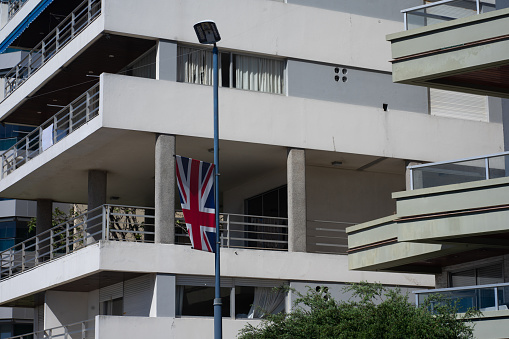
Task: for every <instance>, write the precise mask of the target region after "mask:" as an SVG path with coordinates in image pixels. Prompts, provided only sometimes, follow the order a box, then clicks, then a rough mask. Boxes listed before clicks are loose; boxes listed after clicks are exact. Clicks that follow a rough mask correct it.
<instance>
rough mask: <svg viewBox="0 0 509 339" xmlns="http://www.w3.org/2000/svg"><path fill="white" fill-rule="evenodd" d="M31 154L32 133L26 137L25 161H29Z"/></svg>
mask: <svg viewBox="0 0 509 339" xmlns="http://www.w3.org/2000/svg"><path fill="white" fill-rule="evenodd" d="M29 154H30V134H29V135H27V136H26V137H25V156H24V157H25V162H26V161H28V155H29Z"/></svg>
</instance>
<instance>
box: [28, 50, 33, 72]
mask: <svg viewBox="0 0 509 339" xmlns="http://www.w3.org/2000/svg"><path fill="white" fill-rule="evenodd" d="M27 68H28V70H27V72H28V76H30V75H31V74H32V52H31V51H30V53H28V66H27Z"/></svg>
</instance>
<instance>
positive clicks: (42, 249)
mask: <svg viewBox="0 0 509 339" xmlns="http://www.w3.org/2000/svg"><path fill="white" fill-rule="evenodd" d="M176 220H177V221H176V225H175V228H176V229H175V231H176V232H175V233H176V236H175V240H176V243H177V244H180V245H187V244H189V238H188V236H187V234H186V229H185V223H184V221H183V218H182V212H177V213H176ZM287 225H288V219H286V218H274V217H263V216H252V215H241V214H225V213H222V214H221V244H222V246H223V247H229V248H248V249H265V250H280V251H286V250H287V249H288V226H287ZM154 234H155V232H154V208H149V207H137V206H121V205H109V204H107V205H102V206H99V207H97V208H95V209H93V210H90V211H87V212H85V213H82V214H80V215H77V216H75V217H73V218H71V219H69V220H67V221H65V222H63V223H61V224H59V225H57V226H55V227H53V228H51V229H49V230H47V231H45V232H42V233H40V234H38V235H36V236H35V237H32V238H30V239H27V240H25V241H23V242H21V243H19V244H17V245H15V246H13V247H11V248H8V249H6V250H4V251H2V252H0V279H6V278H9V277H12V276H13V275H16V274H18V273H22V272H25V271H27V270H30V269H32V268H34V267H36V266H38V265H39V264H41V263H44V262H48V261H51V260H54V259H58V258H60V257H62V256H64V255H66V254H69V253H72V252H74V251H77V250H79V249H82V248H84V247H86V246H89V245H91V244H95V243H97V242H98V241H100V240H104V241H127V242H141V243H153V242H154Z"/></svg>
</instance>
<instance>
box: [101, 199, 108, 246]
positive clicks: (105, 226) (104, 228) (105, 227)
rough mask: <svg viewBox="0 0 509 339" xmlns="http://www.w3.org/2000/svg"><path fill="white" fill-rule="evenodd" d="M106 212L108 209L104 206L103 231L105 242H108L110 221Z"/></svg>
mask: <svg viewBox="0 0 509 339" xmlns="http://www.w3.org/2000/svg"><path fill="white" fill-rule="evenodd" d="M106 210H107V209H106V205H103V206H102V229H103V236H102V238H103V240H108V239H107V237H106V234H107V229H108V226H107V224H106V223H107V222H108V221H107V219H109V218H107V215H106V213H107V212H106Z"/></svg>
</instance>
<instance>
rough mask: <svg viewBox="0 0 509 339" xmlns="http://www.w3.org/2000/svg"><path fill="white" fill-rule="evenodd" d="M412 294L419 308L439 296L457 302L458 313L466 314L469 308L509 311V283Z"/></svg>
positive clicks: (423, 291)
mask: <svg viewBox="0 0 509 339" xmlns="http://www.w3.org/2000/svg"><path fill="white" fill-rule="evenodd" d="M412 293H414V294H415V304H416V305H417V306H419V305H420V304H422V303H423V302H424V301H425V300H426V298H428V297H429V296H431V295H433V294H438V295H441V296H443V297H445V298H446V299H449V300H452V301H453V302H457V304H456V305H457V306H458V310H457V312H458V313H464V312H466V311H467V310H468V309H469V308H474V309H476V310H480V311H498V310H507V309H509V283H501V284H490V285H475V286H462V287H451V288H441V289H435V290H422V291H413V292H412Z"/></svg>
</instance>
